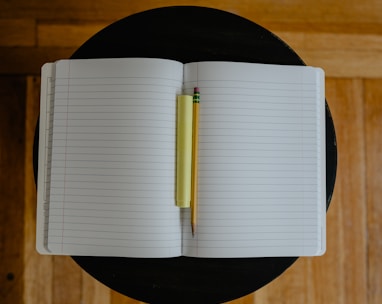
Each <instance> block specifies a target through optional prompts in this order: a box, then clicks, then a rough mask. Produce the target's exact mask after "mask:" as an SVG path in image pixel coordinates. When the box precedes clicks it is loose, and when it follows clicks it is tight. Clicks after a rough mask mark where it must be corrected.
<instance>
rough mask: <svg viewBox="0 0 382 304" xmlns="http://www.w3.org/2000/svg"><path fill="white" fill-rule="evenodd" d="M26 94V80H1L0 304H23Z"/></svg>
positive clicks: (6, 78)
mask: <svg viewBox="0 0 382 304" xmlns="http://www.w3.org/2000/svg"><path fill="white" fill-rule="evenodd" d="M25 91H26V85H25V80H24V79H23V78H21V77H0V96H1V100H0V134H1V136H0V302H6V303H20V300H21V298H22V295H23V290H24V284H23V275H24V273H23V272H24V264H23V250H24V233H23V223H24V218H23V216H24V189H23V185H24V147H25V137H24V129H25ZM5 96H6V98H4V97H5Z"/></svg>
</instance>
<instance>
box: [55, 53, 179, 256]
mask: <svg viewBox="0 0 382 304" xmlns="http://www.w3.org/2000/svg"><path fill="white" fill-rule="evenodd" d="M182 73H183V67H182V64H180V63H177V62H173V61H168V60H158V59H131V58H129V59H97V60H70V61H67V60H65V61H59V62H57V64H56V79H55V84H56V85H55V104H54V119H53V143H52V144H53V153H52V155H53V157H52V164H51V178H52V181H51V192H50V208H49V235H48V249H49V250H50V251H51V252H53V253H56V254H70V255H91V256H97V255H103V256H128V257H167V256H177V255H180V254H181V248H180V246H181V234H180V216H179V209H178V208H177V207H176V206H175V200H174V195H175V189H174V187H175V183H174V181H175V130H176V128H175V123H176V95H177V94H179V93H180V92H181V82H182Z"/></svg>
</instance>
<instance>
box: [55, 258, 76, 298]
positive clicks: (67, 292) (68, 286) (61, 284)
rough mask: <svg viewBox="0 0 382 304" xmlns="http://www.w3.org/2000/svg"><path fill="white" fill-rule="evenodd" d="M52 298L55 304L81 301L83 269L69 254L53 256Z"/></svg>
mask: <svg viewBox="0 0 382 304" xmlns="http://www.w3.org/2000/svg"><path fill="white" fill-rule="evenodd" d="M52 283H53V286H52V299H53V302H54V303H55V304H67V303H81V299H82V270H81V268H80V267H79V266H78V265H77V264H76V263H75V262H74V261H73V259H72V258H71V257H69V256H53V276H52Z"/></svg>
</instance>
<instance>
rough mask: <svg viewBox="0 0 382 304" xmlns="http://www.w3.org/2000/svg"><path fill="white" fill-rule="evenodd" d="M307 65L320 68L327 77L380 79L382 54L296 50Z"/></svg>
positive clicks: (373, 52)
mask: <svg viewBox="0 0 382 304" xmlns="http://www.w3.org/2000/svg"><path fill="white" fill-rule="evenodd" d="M295 51H296V52H297V53H298V55H299V56H300V57H301V58H302V59H303V61H304V62H305V63H306V64H307V65H312V66H319V67H322V68H323V69H324V70H325V73H326V76H327V77H338V78H380V77H381V71H382V70H381V69H382V52H381V51H378V50H364V51H361V52H360V51H357V50H355V51H353V50H351V51H349V50H329V51H328V50H305V49H298V50H295Z"/></svg>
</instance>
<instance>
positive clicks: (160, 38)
mask: <svg viewBox="0 0 382 304" xmlns="http://www.w3.org/2000/svg"><path fill="white" fill-rule="evenodd" d="M116 57H154V58H167V59H174V60H178V61H181V62H183V63H186V62H192V61H207V60H212V61H216V60H225V61H242V62H257V63H274V64H290V65H304V63H303V61H302V60H301V59H300V58H299V56H298V55H297V54H296V53H295V52H294V51H293V50H292V49H291V48H290V47H288V46H287V45H286V44H285V43H284V42H283V41H281V40H280V39H279V38H277V37H276V36H275V35H273V34H272V33H271V32H269V31H267V30H266V29H264V28H262V27H261V26H259V25H257V24H255V23H253V22H251V21H249V20H246V19H244V18H241V17H239V16H236V15H233V14H230V13H227V12H223V11H219V10H215V9H210V8H203V7H186V6H181V7H166V8H160V9H155V10H150V11H146V12H143V13H139V14H135V15H132V16H129V17H127V18H125V19H122V20H120V21H118V22H116V23H113V24H112V25H110V26H109V27H107V28H105V29H104V30H102V31H100V32H99V33H97V34H96V35H95V36H93V37H92V38H90V39H89V40H88V41H87V42H86V43H84V44H83V45H82V46H81V47H80V48H79V49H78V50H77V51H76V52H75V53H74V54H73V56H72V57H71V58H77V59H79V58H116ZM37 142H38V132H37V131H36V138H35V153H34V168H35V177H37V157H36V156H37V153H38V151H37V146H38V145H37V144H36V143H37ZM326 160H327V164H326V170H327V177H326V186H327V207H329V203H330V200H331V196H332V193H333V188H334V182H335V178H336V168H337V148H336V137H335V131H334V125H333V121H332V118H331V115H330V111H329V108H328V107H327V106H326ZM36 180H37V179H36ZM73 259H74V260H75V261H76V262H77V263H78V264H79V265H80V266H81V267H82V268H83V269H84V270H85V271H87V272H88V273H89V274H90V275H92V276H93V277H94V278H96V279H97V280H99V281H100V282H102V283H104V284H105V285H107V286H109V287H110V288H112V289H114V290H116V291H118V292H121V293H123V294H125V295H127V296H129V297H132V298H136V299H138V300H140V301H144V302H150V303H217V302H225V301H229V300H232V299H235V298H238V297H241V296H244V295H246V294H248V293H251V292H253V291H255V290H257V289H259V288H261V287H262V286H264V285H266V284H267V283H269V282H270V281H272V280H273V279H275V278H276V277H278V276H279V275H280V274H281V273H283V272H284V271H285V270H286V269H287V268H288V267H290V266H291V265H292V264H293V263H294V262H295V261H296V259H297V257H281V258H280V257H278V258H246V259H200V258H188V257H178V258H168V259H137V258H110V257H73Z"/></svg>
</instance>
